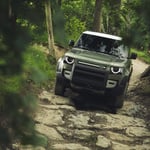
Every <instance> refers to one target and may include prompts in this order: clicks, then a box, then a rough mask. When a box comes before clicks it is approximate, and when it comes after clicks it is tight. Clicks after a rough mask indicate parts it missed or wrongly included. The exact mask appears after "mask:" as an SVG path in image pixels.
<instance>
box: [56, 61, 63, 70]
mask: <svg viewBox="0 0 150 150" xmlns="http://www.w3.org/2000/svg"><path fill="white" fill-rule="evenodd" d="M62 69H63V59H62V58H59V60H58V62H57V68H56V70H57V72H61V71H62Z"/></svg>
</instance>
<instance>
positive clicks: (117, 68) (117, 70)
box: [110, 67, 123, 74]
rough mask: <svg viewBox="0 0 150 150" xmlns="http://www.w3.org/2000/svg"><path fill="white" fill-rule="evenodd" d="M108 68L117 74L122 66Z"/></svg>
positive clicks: (121, 69) (120, 71) (121, 70)
mask: <svg viewBox="0 0 150 150" xmlns="http://www.w3.org/2000/svg"><path fill="white" fill-rule="evenodd" d="M110 70H111V72H112V73H113V74H119V73H122V72H123V68H120V67H111V68H110Z"/></svg>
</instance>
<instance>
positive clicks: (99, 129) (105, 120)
mask: <svg viewBox="0 0 150 150" xmlns="http://www.w3.org/2000/svg"><path fill="white" fill-rule="evenodd" d="M133 65H134V70H133V75H132V78H131V81H130V85H129V90H128V95H127V97H126V100H125V103H124V106H123V108H121V109H119V110H117V112H114V111H113V110H111V108H109V107H108V106H107V105H106V104H105V103H104V101H105V100H104V99H103V97H96V96H94V95H87V94H86V96H79V95H74V97H76V98H75V100H72V99H71V98H70V97H59V96H56V95H54V92H53V90H52V91H42V92H41V93H40V95H39V101H40V104H39V109H38V112H37V114H36V117H35V120H36V127H37V130H38V131H39V132H40V133H42V134H43V135H44V136H45V137H46V138H47V140H48V144H47V146H46V147H37V148H34V149H36V150H150V130H149V129H150V122H149V118H147V116H148V114H149V113H150V112H149V108H148V107H146V106H145V105H143V103H141V101H142V100H143V97H141V96H140V95H138V94H137V93H136V86H137V84H138V82H139V77H140V74H141V73H142V72H143V71H144V70H145V68H146V67H147V66H148V65H146V64H145V63H143V62H141V61H139V60H138V59H137V60H135V61H133ZM133 89H134V90H133ZM73 94H74V93H73ZM145 98H146V97H145ZM147 99H148V97H147ZM85 101H86V103H85ZM27 149H28V150H29V149H32V148H29V147H28V148H27Z"/></svg>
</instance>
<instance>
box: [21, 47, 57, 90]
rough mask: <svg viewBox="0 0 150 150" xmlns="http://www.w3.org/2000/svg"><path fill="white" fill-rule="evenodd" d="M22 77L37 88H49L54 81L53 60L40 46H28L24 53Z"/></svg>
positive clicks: (54, 62)
mask: <svg viewBox="0 0 150 150" xmlns="http://www.w3.org/2000/svg"><path fill="white" fill-rule="evenodd" d="M23 57H24V64H23V76H24V79H26V81H27V82H28V83H32V85H34V86H36V87H38V88H50V87H51V83H52V82H53V81H54V79H55V66H56V65H55V64H56V61H55V59H54V58H53V57H52V56H50V55H48V54H47V53H45V51H44V49H43V48H42V47H40V46H37V45H36V46H33V45H32V46H29V47H28V48H27V50H26V51H25V53H24V55H23Z"/></svg>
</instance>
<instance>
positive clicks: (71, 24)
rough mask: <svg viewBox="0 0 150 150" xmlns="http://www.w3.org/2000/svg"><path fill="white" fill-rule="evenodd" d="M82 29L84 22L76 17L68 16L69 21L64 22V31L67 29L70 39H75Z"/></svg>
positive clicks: (83, 28)
mask: <svg viewBox="0 0 150 150" xmlns="http://www.w3.org/2000/svg"><path fill="white" fill-rule="evenodd" d="M84 30H85V24H84V22H80V20H79V19H78V18H76V17H72V18H70V21H68V22H67V23H66V31H68V33H69V35H70V36H69V37H70V38H71V39H77V37H79V35H80V34H81V33H82V32H83V31H84ZM72 31H73V32H72Z"/></svg>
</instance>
